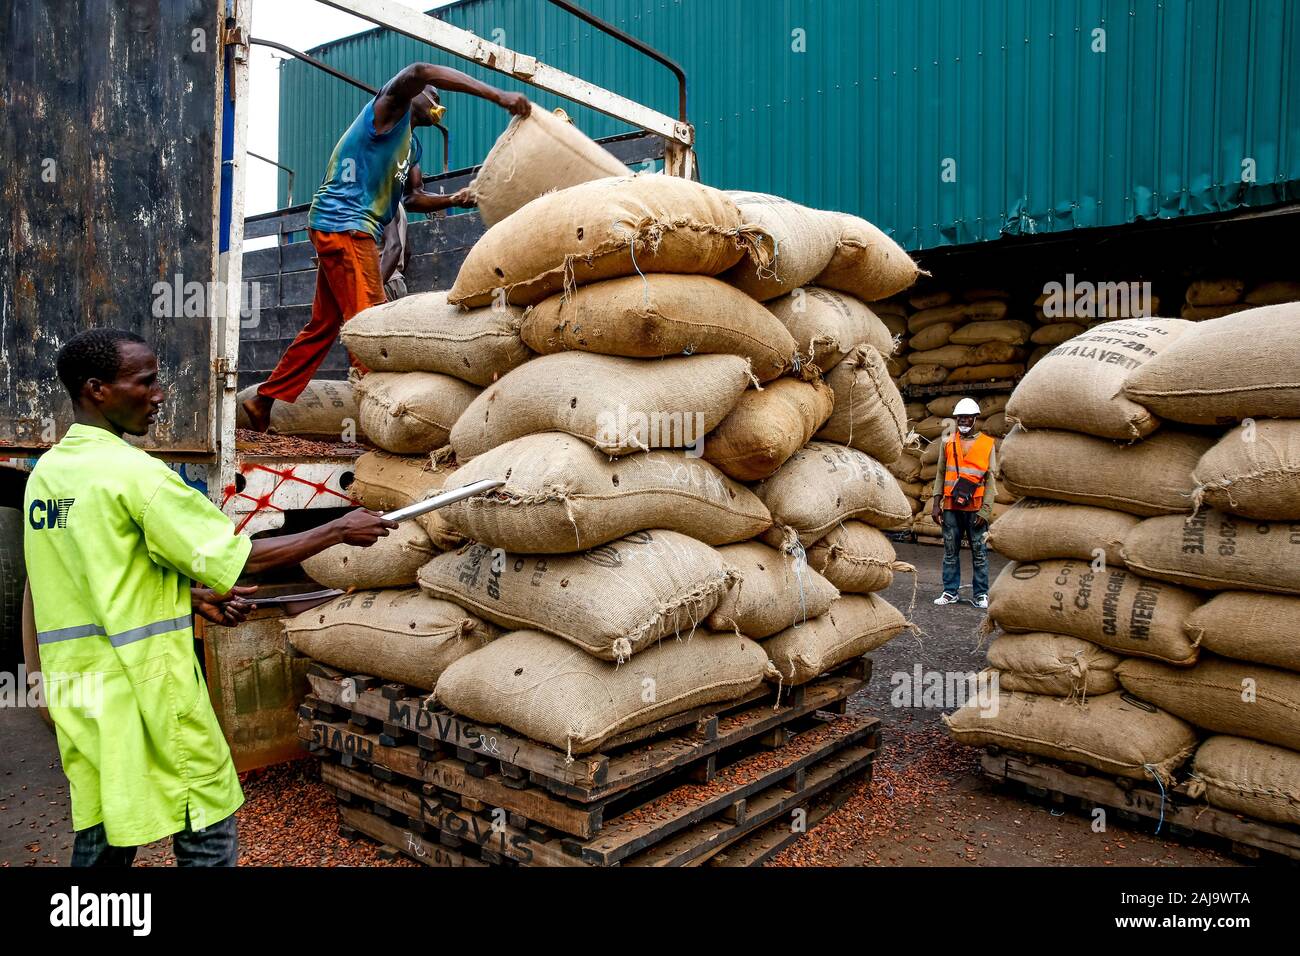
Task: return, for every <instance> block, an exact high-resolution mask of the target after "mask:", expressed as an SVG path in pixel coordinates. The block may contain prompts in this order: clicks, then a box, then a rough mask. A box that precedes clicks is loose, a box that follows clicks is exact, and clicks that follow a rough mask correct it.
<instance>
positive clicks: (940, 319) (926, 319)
mask: <svg viewBox="0 0 1300 956" xmlns="http://www.w3.org/2000/svg"><path fill="white" fill-rule="evenodd" d="M965 308H966V307H965V306H964V305H962V304H960V303H958V304H956V305H938V306H931V307H930V308H928V309H922V310H921V311H919V312H913V313H912V314H911V315H909V316H908V317H907V331H908V332H910V333H912V334H913V335H916V334H917V333H918V332H923V331H925V330H926V329H928V328H930V327H931V326H935V325H941V324H945V323H950V324H952V325H960V324H961V323H962V322H964V321H965V320H966V316H965V315H964V314H963V313H964V310H965Z"/></svg>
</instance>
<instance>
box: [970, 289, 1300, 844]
mask: <svg viewBox="0 0 1300 956" xmlns="http://www.w3.org/2000/svg"><path fill="white" fill-rule="evenodd" d="M1298 330H1300V306H1296V305H1276V306H1269V307H1264V308H1258V309H1254V310H1250V311H1246V312H1242V313H1239V314H1236V315H1233V316H1230V317H1225V318H1220V319H1212V320H1206V321H1203V322H1199V323H1191V322H1188V321H1184V320H1181V319H1155V320H1145V319H1138V320H1130V321H1123V322H1115V323H1110V324H1107V325H1102V326H1099V327H1097V328H1094V329H1092V330H1089V331H1088V332H1087V333H1085V334H1084V335H1081V336H1079V337H1078V338H1076V339H1073V340H1071V341H1069V342H1067V343H1064V344H1063V345H1061V346H1060V347H1058V348H1057V349H1056V350H1054V351H1053V352H1052V353H1051V354H1050V355H1048V356H1047V357H1046V358H1045V359H1044V360H1043V361H1042V362H1041V363H1039V365H1037V366H1036V367H1035V368H1034V369H1033V370H1031V371H1030V372H1029V374H1028V375H1026V377H1025V378H1024V380H1023V381H1022V382H1021V384H1020V385H1019V387H1018V388H1017V389H1016V391H1015V393H1014V395H1013V396H1012V400H1011V402H1010V404H1009V405H1008V407H1007V416H1008V418H1009V419H1011V420H1013V421H1015V422H1018V424H1019V427H1017V428H1014V429H1013V431H1012V432H1011V433H1010V434H1009V435H1008V436H1007V439H1006V442H1005V444H1004V456H1003V465H1002V468H1003V476H1004V479H1005V480H1006V482H1007V483H1008V484H1009V485H1010V486H1011V489H1012V490H1013V491H1014V492H1015V493H1016V494H1019V495H1022V496H1023V497H1024V500H1022V501H1020V502H1019V503H1018V504H1016V505H1015V506H1014V507H1013V508H1012V509H1011V510H1010V511H1009V512H1008V513H1007V514H1006V515H1004V516H1003V517H1002V518H1001V519H999V520H998V521H997V522H996V523H995V524H994V526H993V529H992V533H991V543H992V545H993V547H994V548H995V549H997V550H998V551H1000V552H1001V553H1003V554H1005V555H1007V556H1008V557H1010V558H1012V559H1013V562H1014V563H1012V564H1010V565H1009V566H1008V567H1007V568H1006V569H1005V570H1004V571H1003V573H1002V574H1001V575H1000V576H999V577H998V580H997V581H996V582H995V583H994V585H993V588H992V590H991V593H990V607H989V621H990V623H991V625H996V626H997V627H999V628H1001V630H1002V631H1003V632H1004V633H1003V635H1002V636H999V637H997V638H996V639H995V640H994V641H993V642H992V644H991V645H990V647H989V652H988V655H989V662H990V664H991V665H992V667H993V668H995V669H996V671H997V674H998V678H999V682H1000V687H1001V693H1000V695H999V706H998V708H997V714H996V716H989V715H983V714H981V712H980V709H979V707H978V706H977V705H976V706H968V707H966V708H963V709H962V710H959V711H958V712H956V713H955V714H953V715H952V716H951V717H950V718H948V723H949V728H950V730H951V732H952V734H953V736H954V737H955V738H956V739H958V740H960V741H962V742H965V743H970V744H973V745H984V744H997V745H999V746H1002V747H1005V748H1007V749H1009V750H1016V751H1022V752H1027V753H1031V754H1038V755H1041V756H1046V757H1054V758H1057V759H1062V760H1067V761H1072V762H1077V763H1082V764H1086V765H1088V766H1091V767H1095V768H1097V769H1099V770H1102V771H1105V772H1108V773H1114V774H1117V775H1120V776H1125V777H1131V778H1135V779H1148V780H1149V779H1152V778H1158V779H1159V780H1160V781H1161V782H1162V784H1166V785H1167V784H1168V783H1170V782H1171V781H1173V780H1174V779H1175V771H1177V770H1178V769H1179V768H1180V767H1182V766H1183V765H1184V763H1185V762H1186V761H1187V759H1188V758H1189V757H1191V756H1192V755H1193V754H1195V756H1194V759H1193V760H1192V763H1191V765H1190V772H1189V773H1188V777H1189V779H1190V790H1191V792H1192V793H1193V794H1197V793H1204V795H1205V797H1206V799H1207V800H1208V802H1209V803H1210V804H1211V805H1214V806H1217V807H1220V808H1222V809H1225V810H1229V811H1232V812H1237V813H1243V814H1247V815H1249V816H1253V817H1257V818H1260V819H1264V820H1269V821H1274V822H1280V823H1286V824H1292V825H1300V639H1298V637H1297V635H1300V376H1298V375H1297V369H1298V368H1300V333H1298ZM1232 423H1238V424H1236V425H1233V424H1232ZM1227 426H1232V427H1228V428H1227V430H1226V431H1225V427H1227ZM1206 734H1210V735H1214V736H1209V737H1208V739H1205V735H1206Z"/></svg>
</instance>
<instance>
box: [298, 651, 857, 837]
mask: <svg viewBox="0 0 1300 956" xmlns="http://www.w3.org/2000/svg"><path fill="white" fill-rule="evenodd" d="M870 677H871V659H870V658H867V657H861V658H857V659H856V660H854V661H850V662H848V663H846V664H845V665H843V666H842V667H840V668H838V669H837V670H835V671H833V672H831V673H830V674H827V675H825V676H823V677H820V678H818V679H817V680H815V681H811V682H809V683H807V684H803V685H800V686H799V687H794V688H785V689H783V690H782V691H781V693H780V694H779V696H778V694H777V692H776V690H774V689H773V688H771V686H770V685H764V686H762V687H760V688H757V689H756V690H754V691H753V692H751V693H749V694H747V695H745V696H744V697H742V698H740V699H738V700H734V701H729V702H726V703H722V704H711V705H709V706H707V707H699V708H696V709H694V710H690V711H687V712H685V713H682V714H676V715H673V716H671V717H667V718H664V719H662V720H659V721H656V722H654V723H651V724H649V725H647V726H644V727H638V728H636V729H634V730H633V731H631V732H629V733H626V734H622V735H620V736H618V737H615V738H613V739H611V740H609V741H607V742H606V743H605V744H604V745H603V746H602V747H601V749H600V750H599V751H598V752H596V753H591V754H582V755H578V756H575V757H572V758H569V757H567V756H566V755H565V754H564V752H563V751H560V750H557V749H555V748H554V747H549V746H547V745H545V744H542V743H538V742H537V741H534V740H530V739H529V738H527V737H525V736H523V735H522V734H518V733H516V732H514V731H511V730H507V729H504V728H500V727H483V726H479V725H476V724H473V723H471V722H470V721H467V720H465V719H464V718H462V717H460V716H458V715H456V714H453V713H452V712H450V711H448V710H445V709H438V708H429V707H428V706H427V701H426V698H425V697H424V696H414V695H412V694H411V693H410V689H409V688H404V687H402V686H400V685H392V684H388V685H381V684H379V683H378V682H377V681H376V680H375V679H374V678H369V677H364V676H359V675H344V674H342V673H340V672H338V671H334V670H331V669H330V668H326V667H323V666H321V665H313V666H312V668H311V669H310V670H309V671H308V681H309V682H310V685H311V688H312V694H311V696H310V697H309V698H308V699H307V700H306V701H305V702H304V704H303V707H302V709H301V710H300V722H299V737H300V738H301V739H303V740H304V741H306V743H307V746H308V749H313V748H314V747H325V748H329V749H334V750H339V751H341V752H342V753H344V754H348V755H349V756H351V757H353V758H355V759H358V760H362V761H364V762H366V763H376V764H378V765H380V766H381V767H384V768H386V769H388V770H390V771H391V772H393V773H395V774H400V775H402V776H406V777H410V778H413V779H416V780H421V781H423V782H426V783H430V784H435V785H437V786H439V787H441V788H443V789H446V790H450V791H453V792H455V793H459V794H461V795H462V796H464V797H467V798H469V799H471V800H479V801H485V802H492V803H494V804H496V805H499V806H509V807H512V809H517V810H518V812H520V813H522V814H524V815H526V816H528V817H529V819H532V820H536V821H537V822H541V823H545V824H546V825H547V826H552V827H555V828H557V829H560V830H563V831H564V832H566V833H571V834H573V835H575V836H583V837H585V836H590V835H591V834H593V833H595V832H596V831H597V830H598V829H599V828H600V825H601V819H602V810H603V807H604V806H605V805H607V804H608V803H609V802H610V801H611V800H613V799H615V798H616V797H618V796H619V795H620V794H623V793H625V792H627V791H630V790H633V789H635V788H638V787H641V786H644V785H648V784H652V783H654V782H655V781H658V780H661V779H662V778H663V777H664V775H665V774H667V773H670V772H674V771H686V770H690V771H693V772H695V773H697V774H701V775H703V776H704V777H707V776H708V774H709V773H710V772H712V769H713V768H714V767H716V764H717V762H718V760H719V758H720V756H721V755H722V754H723V753H724V752H725V751H727V750H728V749H730V748H732V747H735V746H737V745H739V744H742V743H746V742H748V741H751V740H753V739H755V738H758V739H762V740H765V741H768V743H769V745H770V746H777V745H779V743H780V738H781V736H782V735H783V733H785V732H786V731H785V729H784V728H787V727H788V726H789V725H792V724H794V723H796V722H797V721H799V720H801V719H803V718H805V717H809V716H811V715H813V714H815V713H817V712H818V711H826V712H832V713H844V711H845V709H846V706H847V702H848V698H849V697H850V696H851V695H852V694H854V693H856V692H857V691H859V690H862V689H863V688H864V687H866V685H867V683H868V681H869V680H870ZM344 724H346V725H344ZM449 758H455V759H454V760H451V759H449ZM516 804H517V806H516ZM548 808H549V809H550V810H551V811H553V812H550V813H549V814H548Z"/></svg>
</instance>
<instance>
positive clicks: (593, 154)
mask: <svg viewBox="0 0 1300 956" xmlns="http://www.w3.org/2000/svg"><path fill="white" fill-rule="evenodd" d="M626 175H627V167H626V166H624V165H623V164H622V163H621V162H619V160H618V159H617V158H616V157H615V156H614V155H613V154H612V153H610V152H609V151H608V150H606V149H605V148H604V147H603V146H601V145H600V144H599V143H597V142H595V141H594V140H592V139H589V138H588V137H587V136H586V135H584V134H583V132H582V130H580V129H578V128H577V127H576V126H574V125H573V123H572V122H571V121H570V120H569V117H568V115H567V114H566V113H565V112H564V110H557V111H556V112H554V113H552V112H550V111H549V110H544V109H542V108H540V107H538V106H537V105H536V104H534V105H533V108H532V109H531V110H529V111H528V115H527V116H515V117H512V118H511V120H510V125H509V126H507V127H506V131H505V132H504V133H502V134H501V135H500V136H499V137H497V141H496V142H495V143H494V144H493V146H492V149H491V150H489V151H488V154H487V156H486V157H484V159H483V165H482V166H481V167H479V171H478V175H477V176H475V177H474V181H473V182H472V183H470V184H469V188H470V191H471V193H473V196H474V199H475V201H476V202H477V203H478V211H479V215H480V216H482V217H483V224H484V225H485V226H493V225H496V224H497V223H498V222H500V221H501V220H502V219H505V218H506V217H507V216H509V215H510V214H511V213H513V212H514V211H515V210H517V209H521V208H523V207H524V206H525V205H527V204H528V203H529V202H531V201H532V200H534V199H536V198H537V197H538V196H541V195H543V194H545V193H548V192H551V191H552V190H555V189H564V188H566V187H568V186H576V185H578V184H579V183H585V182H590V181H591V180H593V179H604V178H605V177H608V176H626ZM435 371H439V370H437V369H435ZM478 384H484V383H478Z"/></svg>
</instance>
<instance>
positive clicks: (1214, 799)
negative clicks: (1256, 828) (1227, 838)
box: [1188, 736, 1300, 827]
mask: <svg viewBox="0 0 1300 956" xmlns="http://www.w3.org/2000/svg"><path fill="white" fill-rule="evenodd" d="M1188 792H1189V793H1190V794H1191V795H1192V796H1198V795H1200V794H1202V793H1203V794H1204V795H1205V799H1206V801H1207V802H1208V803H1209V804H1210V806H1212V807H1218V808H1219V809H1221V810H1227V811H1228V812H1229V813H1241V814H1244V815H1245V816H1248V817H1253V818H1254V819H1257V820H1271V821H1272V822H1274V823H1281V824H1285V825H1288V826H1293V827H1300V753H1296V752H1295V751H1294V750H1287V749H1286V748H1284V747H1274V746H1273V745H1272V744H1262V743H1259V742H1258V741H1255V740H1246V739H1245V738H1242V737H1228V736H1215V737H1211V738H1210V739H1209V740H1207V741H1205V743H1203V744H1201V746H1200V747H1199V748H1198V749H1197V751H1196V756H1195V757H1194V758H1193V760H1192V779H1191V781H1190V782H1189V784H1188Z"/></svg>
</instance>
